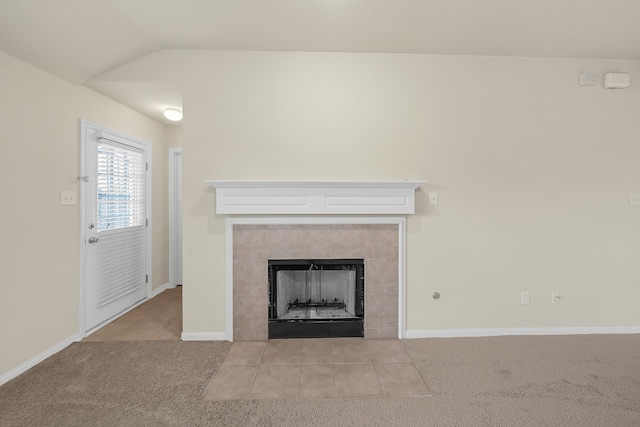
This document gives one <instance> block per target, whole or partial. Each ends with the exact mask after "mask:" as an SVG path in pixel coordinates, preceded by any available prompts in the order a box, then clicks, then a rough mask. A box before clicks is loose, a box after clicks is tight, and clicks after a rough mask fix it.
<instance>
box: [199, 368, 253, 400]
mask: <svg viewBox="0 0 640 427" xmlns="http://www.w3.org/2000/svg"><path fill="white" fill-rule="evenodd" d="M257 372H258V365H251V366H230V365H221V366H220V368H219V369H218V371H217V372H216V374H215V375H214V376H213V378H212V379H211V382H210V383H209V386H208V387H207V389H206V390H205V392H204V396H203V398H204V399H209V400H213V399H242V398H248V397H249V395H250V393H251V388H252V387H253V383H254V381H255V378H256V374H257Z"/></svg>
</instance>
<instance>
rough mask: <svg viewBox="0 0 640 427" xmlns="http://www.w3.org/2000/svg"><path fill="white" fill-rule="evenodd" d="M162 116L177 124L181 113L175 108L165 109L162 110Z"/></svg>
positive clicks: (180, 118)
mask: <svg viewBox="0 0 640 427" xmlns="http://www.w3.org/2000/svg"><path fill="white" fill-rule="evenodd" d="M164 116H165V117H166V118H167V119H169V120H171V121H172V122H179V121H180V120H182V111H180V110H178V109H177V108H167V109H166V110H164Z"/></svg>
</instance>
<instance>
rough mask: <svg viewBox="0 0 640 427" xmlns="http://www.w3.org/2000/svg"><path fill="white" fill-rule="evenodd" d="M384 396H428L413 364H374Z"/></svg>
mask: <svg viewBox="0 0 640 427" xmlns="http://www.w3.org/2000/svg"><path fill="white" fill-rule="evenodd" d="M374 367H375V369H376V373H377V374H378V378H379V379H380V384H382V390H383V391H384V395H385V396H428V395H430V394H431V391H430V390H429V389H428V388H427V385H426V384H425V382H424V380H423V379H422V377H421V376H420V373H419V372H418V370H417V369H416V367H415V366H414V365H413V363H384V364H374Z"/></svg>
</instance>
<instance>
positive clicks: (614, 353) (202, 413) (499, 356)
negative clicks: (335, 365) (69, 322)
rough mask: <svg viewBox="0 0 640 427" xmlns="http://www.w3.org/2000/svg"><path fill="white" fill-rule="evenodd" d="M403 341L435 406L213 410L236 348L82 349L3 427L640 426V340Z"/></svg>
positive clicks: (270, 404) (33, 384) (331, 403)
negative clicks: (210, 387)
mask: <svg viewBox="0 0 640 427" xmlns="http://www.w3.org/2000/svg"><path fill="white" fill-rule="evenodd" d="M403 343H404V345H405V347H406V349H407V352H408V354H409V356H410V357H411V358H412V359H413V361H414V362H415V364H416V366H417V368H418V370H419V371H420V373H421V375H422V376H423V378H424V380H425V382H426V383H427V385H428V386H429V387H430V388H431V390H432V391H433V396H431V397H407V398H349V399H345V398H317V399H301V398H297V399H270V400H228V401H205V400H203V399H202V393H203V391H204V389H205V387H206V385H207V383H208V382H209V380H210V379H211V377H212V376H213V374H214V373H215V371H216V369H217V368H218V366H219V365H220V363H221V362H222V360H223V358H224V356H225V354H226V352H227V350H228V348H229V343H225V342H172V341H144V342H84V343H75V344H73V345H71V346H70V347H68V348H66V349H65V350H63V351H62V352H60V353H58V354H56V355H54V356H52V357H51V358H49V359H47V360H46V361H44V362H43V363H41V364H39V365H38V366H36V367H34V368H33V369H31V370H29V371H28V372H26V373H24V374H23V375H21V376H20V377H18V378H16V379H14V380H13V381H10V382H9V383H7V384H5V385H4V386H2V387H0V425H1V426H88V425H92V426H640V335H616V336H612V335H590V336H566V337H496V338H460V339H416V340H405V341H403Z"/></svg>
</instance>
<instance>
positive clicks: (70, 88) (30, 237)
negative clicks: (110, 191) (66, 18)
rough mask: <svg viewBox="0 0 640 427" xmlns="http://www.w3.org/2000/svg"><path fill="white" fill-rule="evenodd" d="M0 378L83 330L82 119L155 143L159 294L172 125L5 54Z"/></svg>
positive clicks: (1, 64) (0, 61) (0, 87)
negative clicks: (74, 200) (76, 199)
mask: <svg viewBox="0 0 640 427" xmlns="http://www.w3.org/2000/svg"><path fill="white" fill-rule="evenodd" d="M0 70H1V78H0V99H1V100H2V102H0V116H1V117H2V120H1V121H0V141H1V142H2V150H3V153H2V156H0V189H1V191H0V194H2V199H3V202H2V210H1V212H2V213H1V214H0V217H1V218H2V221H1V222H0V271H1V273H2V276H1V277H0V280H1V283H2V286H1V289H2V298H0V341H1V342H2V351H1V352H0V375H2V374H4V373H6V372H8V371H10V370H12V369H14V368H16V367H17V366H19V365H20V364H22V363H25V362H26V361H28V360H29V359H31V358H33V357H35V356H37V355H38V354H40V353H42V352H44V351H45V350H47V349H49V348H51V347H52V346H55V345H57V344H59V343H61V342H63V341H64V340H67V339H69V338H70V337H72V336H73V335H74V334H75V333H77V332H78V310H79V306H78V304H79V256H80V255H79V250H80V248H79V233H80V223H79V221H80V210H79V207H80V205H76V206H60V191H62V190H70V191H76V192H78V191H79V184H78V179H77V176H78V175H79V168H80V119H86V120H89V121H91V122H94V123H98V124H100V125H103V126H106V127H109V128H112V129H115V130H117V131H120V132H123V133H125V134H129V135H132V136H135V137H138V138H141V139H144V140H147V141H149V142H151V143H152V153H153V160H152V161H153V164H152V168H153V183H152V189H153V235H152V238H153V245H154V256H153V272H152V276H153V286H154V288H157V287H159V286H161V285H162V284H164V283H166V282H167V274H166V259H165V249H164V248H165V246H166V215H165V211H166V210H165V206H166V186H165V177H164V175H165V170H166V156H167V154H166V147H165V140H164V138H165V135H164V126H162V125H160V124H158V123H156V122H154V121H152V120H150V119H148V118H146V117H144V116H141V115H140V114H138V113H135V112H134V111H132V110H130V109H128V108H125V107H123V106H122V105H119V104H117V103H115V102H113V101H111V100H109V99H107V98H105V97H103V96H101V95H98V94H97V93H95V92H93V91H91V90H89V89H86V88H83V87H80V86H74V85H70V84H68V83H66V82H64V81H62V80H59V79H57V78H55V77H53V76H51V75H49V74H47V73H44V72H42V71H40V70H38V69H36V68H34V67H31V66H29V65H27V64H25V63H23V62H21V61H19V60H17V59H15V58H13V57H11V56H9V55H7V54H5V53H3V52H0Z"/></svg>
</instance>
